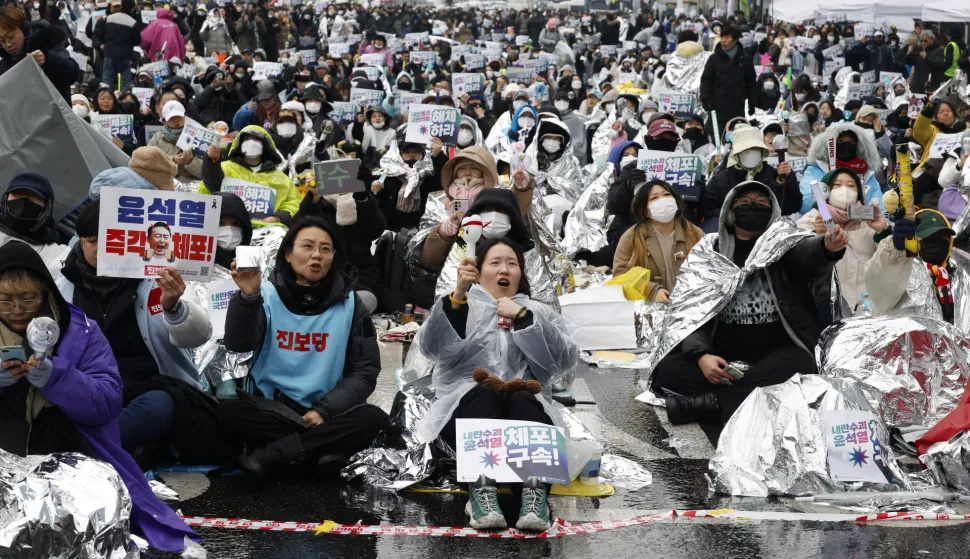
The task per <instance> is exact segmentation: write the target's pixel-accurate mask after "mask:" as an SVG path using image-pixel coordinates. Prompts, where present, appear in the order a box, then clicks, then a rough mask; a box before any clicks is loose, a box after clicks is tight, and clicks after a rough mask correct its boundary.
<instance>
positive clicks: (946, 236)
mask: <svg viewBox="0 0 970 559" xmlns="http://www.w3.org/2000/svg"><path fill="white" fill-rule="evenodd" d="M886 231H887V233H891V235H888V236H886V237H885V238H883V239H882V240H881V241H880V242H879V247H878V248H877V249H876V254H875V255H873V257H872V259H871V260H869V264H868V266H866V289H867V290H868V292H869V297H871V298H872V315H873V316H885V315H890V316H891V315H897V314H900V313H901V312H902V311H903V309H904V308H905V307H906V306H907V304H908V303H909V302H910V301H909V294H908V292H907V287H908V285H909V283H910V276H912V275H913V274H923V275H925V277H926V281H927V282H931V283H932V288H933V290H934V292H935V299H936V300H937V301H938V302H939V304H940V306H939V308H940V312H941V315H937V316H936V317H937V318H941V317H942V319H943V320H946V321H947V322H950V323H951V324H952V323H953V319H954V304H953V300H954V297H959V296H960V295H961V294H958V293H954V292H953V288H954V287H956V285H955V284H953V283H952V281H951V279H952V278H953V276H954V274H955V270H954V264H953V262H951V261H950V253H951V251H952V250H953V238H954V236H955V233H954V231H953V229H951V228H950V222H949V221H947V219H946V218H945V217H943V214H941V213H939V212H937V211H936V210H920V211H919V212H917V213H916V220H915V222H914V221H912V220H909V219H897V220H896V223H895V224H894V226H893V228H892V229H887V230H886Z"/></svg>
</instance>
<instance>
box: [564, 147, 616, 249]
mask: <svg viewBox="0 0 970 559" xmlns="http://www.w3.org/2000/svg"><path fill="white" fill-rule="evenodd" d="M612 183H613V165H606V166H605V167H603V169H602V170H601V171H600V172H599V174H598V175H597V176H596V178H595V179H593V180H592V182H591V183H590V185H589V186H588V187H587V188H586V190H585V191H584V192H583V194H582V195H581V196H580V197H579V200H577V201H576V205H574V206H573V208H572V209H571V210H569V216H568V217H567V218H566V224H565V226H564V229H565V236H564V237H563V240H562V247H563V250H564V251H565V252H566V254H568V255H569V256H570V257H574V256H576V253H578V252H579V251H581V250H588V251H590V252H596V251H597V250H599V249H601V248H603V247H605V246H606V245H607V239H606V227H607V223H606V202H607V197H608V196H609V193H610V185H611V184H612Z"/></svg>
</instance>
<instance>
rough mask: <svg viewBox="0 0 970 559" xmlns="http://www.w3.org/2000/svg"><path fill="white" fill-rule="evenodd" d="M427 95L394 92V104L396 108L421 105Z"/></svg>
mask: <svg viewBox="0 0 970 559" xmlns="http://www.w3.org/2000/svg"><path fill="white" fill-rule="evenodd" d="M425 97H427V94H424V93H414V92H413V91H395V92H394V104H395V105H397V106H398V107H406V106H408V105H414V104H415V103H417V104H421V101H424V98H425Z"/></svg>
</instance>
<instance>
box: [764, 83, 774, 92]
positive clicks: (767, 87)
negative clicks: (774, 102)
mask: <svg viewBox="0 0 970 559" xmlns="http://www.w3.org/2000/svg"><path fill="white" fill-rule="evenodd" d="M774 90H775V82H765V91H774Z"/></svg>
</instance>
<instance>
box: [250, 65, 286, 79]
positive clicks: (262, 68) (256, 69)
mask: <svg viewBox="0 0 970 559" xmlns="http://www.w3.org/2000/svg"><path fill="white" fill-rule="evenodd" d="M282 73H283V64H282V63H280V62H253V81H254V82H256V81H259V80H275V79H276V77H277V76H279V75H280V74H282Z"/></svg>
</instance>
